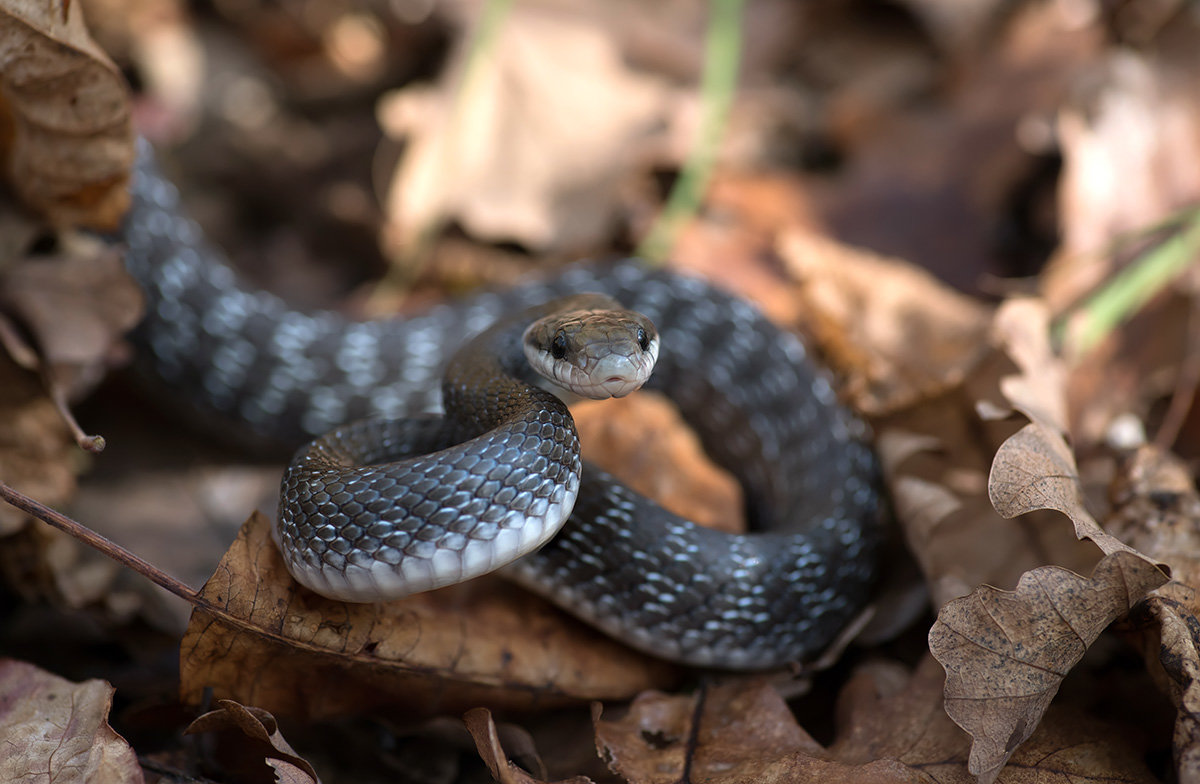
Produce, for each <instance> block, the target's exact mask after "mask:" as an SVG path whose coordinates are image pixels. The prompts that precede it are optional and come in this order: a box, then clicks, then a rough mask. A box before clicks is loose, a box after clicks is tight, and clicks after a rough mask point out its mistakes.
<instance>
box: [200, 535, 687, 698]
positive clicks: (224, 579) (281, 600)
mask: <svg viewBox="0 0 1200 784" xmlns="http://www.w3.org/2000/svg"><path fill="white" fill-rule="evenodd" d="M180 677H181V681H182V683H181V690H182V693H183V696H184V699H186V700H188V701H191V702H193V703H197V702H199V700H200V698H201V695H202V692H203V690H204V688H205V687H207V686H211V687H212V688H213V690H214V692H215V694H216V696H218V697H222V698H229V699H236V700H237V701H239V702H242V703H246V704H253V705H259V706H262V707H265V708H267V709H269V710H271V711H272V712H273V713H277V714H285V715H290V716H297V717H306V718H312V719H316V718H327V717H332V716H340V715H357V714H362V713H367V712H382V713H386V712H389V711H398V710H406V711H408V713H407V715H408V716H410V717H411V716H412V714H413V712H423V713H430V714H433V713H445V712H453V711H458V710H466V709H467V708H470V707H475V706H477V705H481V704H482V705H490V706H493V707H520V708H529V707H532V706H538V707H551V706H553V705H560V704H566V703H572V702H577V701H579V700H590V699H627V698H629V697H631V696H632V695H634V694H636V693H638V692H639V691H642V690H643V689H646V688H649V687H651V686H654V685H664V684H669V683H671V682H673V681H674V680H675V670H674V669H673V668H671V667H670V666H668V665H666V664H663V663H661V662H656V661H653V660H650V659H648V658H646V657H644V656H641V655H638V654H636V653H634V652H632V651H631V650H629V649H627V648H625V647H624V646H622V645H620V644H618V643H616V642H615V641H612V640H610V639H608V638H607V637H604V636H602V635H601V634H600V633H599V632H595V631H592V630H591V629H590V628H588V627H586V626H583V625H582V624H580V623H577V622H575V621H574V620H572V619H571V618H569V617H568V616H566V615H565V614H563V613H561V612H559V611H557V610H555V609H554V608H552V607H550V606H549V605H547V604H545V603H544V602H542V601H541V600H539V599H536V598H535V597H533V596H530V595H527V594H525V593H524V592H522V591H519V590H518V589H516V588H515V587H510V586H508V585H507V584H505V583H503V582H502V581H499V580H494V579H481V580H475V581H472V582H470V583H467V584H464V585H461V586H456V587H452V588H447V589H442V590H439V591H432V592H430V593H425V594H420V595H418V596H413V597H409V598H408V599H403V600H399V601H393V602H385V603H380V604H347V603H343V602H337V601H332V600H329V599H325V598H322V597H320V596H317V595H316V594H314V593H312V592H310V591H308V590H306V589H304V588H302V587H301V586H300V585H299V584H297V583H296V582H294V581H293V580H292V578H291V575H289V574H288V572H287V570H286V568H285V567H284V565H283V560H282V558H281V557H280V555H279V552H278V550H277V549H276V547H275V544H274V542H273V541H272V539H271V535H270V522H269V521H268V520H267V519H266V518H265V517H263V516H262V515H259V514H255V515H253V516H251V517H250V519H249V520H247V521H246V524H245V525H244V526H243V527H242V530H241V532H240V534H239V535H238V538H237V541H235V542H234V544H233V545H232V546H231V547H230V549H229V551H228V552H227V553H226V554H225V557H224V558H222V560H221V563H220V564H219V565H218V566H217V569H216V572H215V573H214V574H213V576H212V578H211V579H209V581H208V583H206V584H205V586H204V588H203V589H202V590H201V592H200V603H199V604H198V605H197V606H196V609H195V610H194V611H193V613H192V617H191V620H190V622H189V624H188V630H187V633H186V635H185V636H184V639H183V643H182V652H181V673H180Z"/></svg>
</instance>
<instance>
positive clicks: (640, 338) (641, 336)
mask: <svg viewBox="0 0 1200 784" xmlns="http://www.w3.org/2000/svg"><path fill="white" fill-rule="evenodd" d="M637 342H638V346H639V347H641V349H642V351H649V350H650V336H649V335H647V334H646V330H644V329H642V328H641V327H638V331H637Z"/></svg>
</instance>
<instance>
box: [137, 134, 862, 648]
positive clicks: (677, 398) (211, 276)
mask: <svg viewBox="0 0 1200 784" xmlns="http://www.w3.org/2000/svg"><path fill="white" fill-rule="evenodd" d="M123 241H124V242H125V243H126V245H127V252H126V260H127V267H128V269H129V271H130V272H131V273H132V274H133V275H134V276H135V277H136V278H137V279H138V281H139V282H140V283H141V284H142V286H143V288H144V289H145V291H146V295H147V300H148V301H147V315H146V318H145V320H144V321H143V323H142V324H141V325H140V326H139V327H138V329H137V331H136V340H137V342H138V344H139V346H140V359H141V362H142V367H143V369H145V370H146V371H148V372H149V373H151V374H152V375H153V376H155V377H156V379H157V380H158V381H159V382H162V383H165V384H166V385H167V386H168V387H169V388H170V389H171V390H173V392H172V396H173V397H175V398H178V399H181V400H186V401H188V402H189V403H190V404H191V406H192V407H193V408H195V409H196V410H198V411H201V412H204V414H205V415H206V416H208V417H210V418H215V419H217V420H221V421H224V422H229V423H237V425H238V426H240V427H241V428H242V429H243V430H245V429H249V430H250V431H252V432H253V433H254V434H256V435H258V436H260V437H264V438H266V439H269V440H271V441H274V442H282V443H285V444H287V443H290V444H291V445H292V446H293V447H294V446H296V445H298V444H300V443H302V442H305V441H308V440H310V439H312V438H314V437H316V436H322V438H321V439H319V440H318V441H316V442H315V443H314V445H313V446H311V447H309V448H307V450H302V452H301V453H299V459H298V460H297V461H296V463H294V464H293V465H292V466H291V467H290V468H289V470H288V472H287V474H286V475H285V478H284V482H283V485H282V490H281V514H280V518H281V519H280V524H279V526H278V531H277V539H278V540H279V542H280V544H281V549H282V550H283V552H284V553H285V560H287V561H288V563H289V568H291V569H292V570H293V573H294V574H297V573H298V572H297V570H300V571H301V572H303V571H304V570H306V569H311V568H314V567H320V568H322V569H323V570H324V572H323V573H324V574H326V575H333V577H331V578H312V579H302V582H305V583H306V584H309V585H310V587H313V588H314V589H316V590H318V592H320V593H325V594H327V595H330V596H334V597H339V596H341V597H342V598H348V599H353V600H366V601H370V600H374V599H375V598H377V597H374V596H372V595H371V594H370V591H367V592H366V593H365V594H364V593H363V590H362V588H361V586H362V585H364V581H365V582H366V583H369V582H370V581H371V580H375V581H376V582H377V583H380V589H381V591H384V593H386V589H387V587H388V586H387V585H386V583H387V581H388V580H389V579H390V578H388V577H387V576H386V575H387V574H388V572H387V570H384V569H383V566H381V565H380V564H387V565H388V568H389V569H390V568H392V567H395V565H396V564H407V565H405V566H401V567H398V568H400V569H401V570H406V569H407V570H408V571H410V572H423V571H424V570H426V569H429V570H432V571H433V573H434V574H435V576H434V577H433V580H434V584H441V582H440V580H441V572H440V571H439V569H440V564H441V562H442V561H446V562H450V561H452V560H454V558H458V559H459V561H460V562H461V561H462V558H463V557H464V556H462V553H464V552H468V549H469V548H471V547H472V546H473V545H476V544H479V543H483V544H484V545H487V544H488V543H500V544H504V543H506V542H508V543H511V542H513V541H518V540H528V541H526V544H530V543H532V546H535V547H536V546H537V544H538V543H540V541H541V539H542V538H544V536H546V535H548V534H543V533H539V532H525V531H524V530H523V529H522V528H521V527H520V525H519V520H520V518H521V516H522V515H521V514H518V512H523V511H526V510H530V509H532V510H535V511H545V510H546V509H547V508H550V507H553V506H554V505H555V504H562V503H564V498H565V497H566V495H567V494H568V493H569V491H570V490H572V489H573V488H571V487H570V486H569V485H570V484H571V482H572V481H576V480H573V479H571V475H572V470H571V469H572V465H574V464H576V463H577V457H576V456H574V453H575V450H577V442H576V440H575V434H574V429H573V424H572V423H571V421H570V415H569V413H567V411H566V409H565V407H563V406H561V404H558V403H557V401H556V400H555V399H554V398H553V397H552V396H550V395H548V394H545V393H540V391H539V390H535V392H537V393H538V394H539V395H544V396H542V397H538V402H539V404H544V408H543V409H542V410H541V411H540V412H535V413H533V414H532V419H528V420H527V421H526V420H522V421H521V422H519V423H517V424H516V425H512V426H509V427H508V428H507V429H505V430H504V431H503V432H502V433H499V434H497V435H496V436H495V437H494V438H493V437H492V436H491V435H487V434H485V437H483V438H482V439H476V440H474V441H470V442H468V443H469V444H470V445H471V446H469V447H468V448H456V449H457V451H452V452H451V455H452V456H451V457H445V455H444V454H443V455H441V456H439V455H433V456H429V457H427V458H423V457H417V458H414V459H411V460H408V461H406V462H405V463H404V465H405V466H406V467H405V468H404V469H402V470H393V471H392V472H391V473H388V471H387V470H386V469H385V468H383V467H380V466H377V465H371V464H373V463H378V462H380V461H386V460H392V459H395V458H396V457H401V456H403V457H411V456H412V455H414V454H419V453H421V452H424V451H425V450H427V449H430V448H434V449H436V448H441V447H443V446H446V445H447V444H450V443H456V442H458V441H460V440H461V439H462V438H464V437H469V436H471V435H473V434H472V433H466V432H463V430H462V428H461V426H459V425H456V424H455V423H454V420H453V419H452V418H443V417H440V416H434V415H433V414H436V413H437V412H439V411H440V410H441V404H442V376H443V371H444V369H445V368H446V366H447V364H448V363H449V362H450V360H451V357H452V356H453V354H454V353H455V351H456V350H458V349H459V348H460V347H461V346H463V345H464V344H466V343H467V342H468V340H469V339H470V338H471V337H472V336H474V335H476V334H478V333H480V332H481V331H483V330H485V328H487V327H489V325H491V324H492V323H493V322H496V321H497V320H498V319H500V318H501V317H502V316H504V315H506V314H511V313H513V312H516V311H520V310H523V309H525V308H528V307H531V306H535V305H541V304H543V303H546V302H548V301H550V300H553V299H556V298H558V297H561V296H564V295H567V294H573V293H577V292H602V293H605V294H608V295H610V296H612V297H613V298H615V299H616V300H617V301H619V302H620V303H622V304H623V305H624V306H625V307H626V308H629V309H630V310H634V311H638V312H640V313H643V314H645V315H646V316H648V317H649V319H650V320H651V321H652V322H653V323H654V325H655V326H657V328H658V332H659V335H660V336H661V345H662V352H661V355H660V356H659V359H658V363H657V367H656V370H655V371H654V375H653V376H652V378H651V379H650V381H649V383H648V384H647V385H646V386H647V388H650V389H655V390H659V391H661V392H663V393H665V394H666V395H668V396H669V397H670V398H671V400H672V401H674V403H675V404H676V405H677V406H678V408H679V409H680V411H681V413H682V414H683V415H684V417H685V418H686V419H687V421H688V422H689V424H690V425H691V426H692V427H693V428H694V430H695V431H696V433H697V434H698V435H699V437H700V439H701V442H702V443H703V445H704V447H705V449H706V450H707V451H708V453H709V454H710V455H711V456H712V457H713V459H714V460H716V461H717V462H718V463H720V464H721V465H723V466H725V467H726V468H727V469H729V470H730V471H731V472H732V473H733V474H734V475H735V476H736V477H737V478H738V479H739V480H740V482H741V483H742V486H743V488H744V491H745V492H744V494H745V497H746V499H747V511H748V513H749V516H750V519H751V520H752V521H753V522H754V525H755V533H751V534H745V535H730V534H724V533H719V532H716V531H712V530H709V529H705V528H702V527H699V526H696V525H695V524H693V523H690V522H688V521H687V520H684V519H681V518H679V517H676V516H675V515H673V514H670V513H669V512H666V511H664V510H663V509H662V508H660V507H658V506H657V505H655V504H653V503H651V502H650V501H648V500H646V499H644V498H642V497H640V496H638V495H637V494H635V493H634V492H632V491H630V490H628V489H626V488H625V487H624V486H622V485H621V484H619V483H618V482H617V481H616V480H615V479H614V478H613V477H611V476H610V475H608V474H606V473H604V472H603V471H600V470H599V469H596V468H594V467H592V466H590V465H587V464H586V463H585V464H583V466H582V471H581V473H579V474H577V476H578V480H577V481H578V485H579V487H578V498H577V500H576V501H575V503H574V508H573V511H572V512H571V514H570V518H569V520H568V521H567V522H566V524H565V526H563V528H562V530H561V531H559V532H558V534H557V535H556V536H554V538H552V539H550V540H549V541H548V542H547V543H546V544H545V545H544V546H541V548H540V549H538V550H537V551H536V552H534V553H532V554H531V555H528V556H525V557H524V558H521V559H519V560H517V561H516V562H514V563H512V564H510V565H508V566H504V567H502V568H503V573H504V574H505V575H506V576H508V577H510V578H512V579H515V580H516V581H518V582H519V583H521V584H522V585H524V586H526V587H528V588H530V589H532V590H533V591H535V592H537V593H539V594H541V595H543V596H545V597H547V598H549V599H550V600H551V601H554V602H556V603H557V604H559V605H561V606H563V607H564V608H566V609H567V610H569V611H570V612H571V613H573V614H575V615H577V616H579V617H580V618H582V619H584V620H586V621H588V622H589V623H592V624H594V625H595V626H597V627H599V628H601V629H603V630H604V631H606V632H608V633H609V634H612V635H614V636H615V637H617V638H619V639H621V640H623V641H625V642H626V643H628V644H630V645H632V646H634V647H637V648H639V649H642V650H644V651H647V652H649V653H651V654H654V655H656V656H660V657H664V658H668V659H672V660H675V661H679V662H683V663H687V664H691V665H697V666H711V667H720V668H730V669H757V668H769V667H775V666H780V665H783V664H786V663H788V662H791V661H797V660H803V659H806V658H811V657H812V656H814V655H816V654H817V653H819V652H820V651H821V650H822V649H823V648H825V647H826V646H827V645H828V644H829V643H830V642H831V641H832V640H833V638H834V637H835V636H836V635H837V633H838V632H839V631H840V630H841V629H842V628H843V627H844V626H845V625H846V624H847V623H848V622H849V621H850V620H851V619H852V618H853V617H854V616H855V614H856V613H858V612H859V610H860V609H861V607H862V606H863V604H864V603H865V601H866V599H867V596H868V591H869V589H870V585H871V581H872V575H873V573H874V556H875V550H876V547H877V545H878V540H879V537H880V512H879V507H880V500H879V492H878V489H877V467H876V462H875V459H874V457H873V455H872V453H871V451H870V450H869V448H868V447H867V446H865V445H864V443H863V440H862V439H863V437H864V428H863V426H862V425H861V424H860V423H859V422H858V421H857V420H856V419H855V418H854V417H853V416H852V415H850V414H849V413H847V412H846V411H845V410H844V409H843V408H842V407H841V406H840V405H839V404H838V402H837V400H836V396H835V394H834V391H833V389H832V388H831V386H830V384H829V383H828V381H827V380H826V378H825V376H824V375H822V374H821V373H820V372H818V371H816V370H815V369H814V368H813V366H812V365H811V364H810V363H809V362H808V360H807V359H806V353H805V349H804V347H803V345H802V344H801V343H800V342H799V340H797V339H796V338H795V337H794V336H792V335H790V334H788V333H786V332H784V331H781V330H780V329H778V328H777V327H775V326H773V325H772V324H771V323H770V322H768V321H767V320H766V319H765V318H764V317H763V316H762V315H761V314H760V313H758V311H756V310H755V309H754V308H753V307H752V306H751V305H749V304H747V303H746V302H744V301H742V300H739V299H737V298H735V297H732V296H730V295H728V294H726V293H723V292H721V291H720V290H718V289H716V288H714V287H712V286H711V285H709V284H707V283H705V282H703V281H700V280H698V279H695V278H690V277H685V276H682V275H679V274H676V273H672V272H667V271H663V270H651V269H648V268H646V267H644V266H642V265H641V264H639V263H638V262H636V261H623V262H620V263H616V264H611V265H591V266H581V267H577V268H573V269H571V270H569V271H567V272H565V273H563V274H560V275H558V276H556V277H552V278H545V279H541V280H537V281H533V282H530V283H528V284H527V285H523V286H521V287H519V288H516V289H512V290H509V291H503V292H489V293H483V294H479V295H476V296H473V297H471V298H469V299H464V300H461V301H456V302H454V303H452V304H446V305H440V306H437V307H434V308H433V309H431V310H429V311H427V312H425V313H424V314H422V315H418V316H414V317H411V318H407V319H404V320H386V321H369V322H355V321H350V320H348V319H346V318H344V317H343V316H340V315H338V314H336V313H332V312H310V313H304V312H299V311H297V310H294V309H292V308H290V307H289V306H288V305H286V304H285V303H284V302H283V301H281V300H280V299H279V298H277V297H275V296H273V295H271V294H268V293H264V292H261V291H256V290H253V289H250V288H247V287H245V286H244V285H243V284H242V283H241V282H240V281H239V280H238V278H237V277H236V275H235V274H234V273H233V272H232V271H231V270H230V268H229V267H228V266H226V264H225V262H224V260H223V258H222V256H221V254H220V253H219V252H218V251H217V250H216V249H214V248H213V247H211V246H210V245H209V244H208V242H207V241H206V240H205V239H204V237H203V235H202V233H201V231H200V230H199V228H198V227H197V226H196V224H195V223H193V222H192V221H190V220H189V219H187V218H186V217H184V216H182V214H181V213H180V208H179V203H178V194H177V193H176V191H175V188H174V187H173V186H172V185H171V184H169V183H168V182H167V181H165V180H164V179H163V178H162V177H161V176H160V175H159V173H158V171H157V169H156V168H155V166H154V164H153V162H152V160H151V155H150V153H149V151H148V150H143V151H142V154H141V156H140V160H139V164H138V169H137V171H136V174H135V181H134V188H133V203H132V207H131V210H130V212H129V214H128V216H127V218H126V222H125V225H124V228H123ZM504 361H507V360H504ZM489 383H492V382H491V381H489V380H488V379H487V378H481V380H480V384H481V385H484V386H486V385H487V384H489ZM418 413H425V414H427V415H426V416H414V414H418ZM365 418H375V419H374V420H369V419H368V420H367V421H359V420H364V419H365ZM379 420H386V421H379ZM346 423H350V424H346ZM530 447H532V448H533V450H534V453H533V456H532V457H531V456H530V453H529V451H528V449H529V448H530ZM539 450H540V452H539ZM534 463H537V465H536V466H533V464H534ZM410 469H411V470H410ZM535 469H536V470H535ZM547 472H548V473H549V474H550V475H555V476H559V477H560V478H562V479H563V482H561V483H550V482H543V481H542V480H541V479H540V478H531V477H542V476H544V475H546V473H547ZM447 488H451V489H447ZM397 499H399V500H397ZM513 504H515V505H516V506H518V507H522V506H523V508H522V509H513V508H512V505H513ZM397 506H399V507H402V508H403V509H404V511H405V514H406V515H407V516H408V517H409V518H413V517H416V518H417V519H418V524H417V525H416V527H410V528H408V529H405V530H399V529H397V528H395V527H394V526H393V524H392V522H393V520H394V519H395V518H396V517H397V514H398V513H396V512H395V511H394V510H395V509H396V508H397ZM296 509H300V510H301V513H300V514H298V515H297V514H295V512H294V511H289V510H296ZM292 517H295V519H292ZM410 522H411V520H410ZM469 551H470V552H476V551H475V550H469ZM478 552H480V553H483V554H482V555H480V554H475V555H469V556H465V558H466V560H467V561H469V562H471V563H472V564H475V565H478V564H480V563H482V561H481V559H486V558H488V557H489V556H488V555H487V553H488V552H489V550H488V548H487V547H486V546H485V547H483V548H481V549H479V550H478ZM451 555H453V558H451ZM410 558H411V559H416V560H415V561H413V562H412V563H415V564H417V565H415V566H414V565H412V564H411V563H410V562H409V560H408V559H410ZM393 562H394V563H393ZM484 566H485V567H486V568H491V567H493V566H496V567H500V566H501V564H499V563H496V564H491V563H486V564H484ZM486 568H485V570H486ZM449 571H450V572H453V569H450V570H449ZM342 573H352V574H357V575H358V577H356V578H354V579H348V580H341V578H340V577H339V575H340V574H342ZM371 575H373V576H371ZM321 579H325V580H326V584H314V583H320V580H321ZM339 581H340V582H339ZM347 585H349V586H352V587H350V588H347V587H346V586H347ZM353 586H358V587H353Z"/></svg>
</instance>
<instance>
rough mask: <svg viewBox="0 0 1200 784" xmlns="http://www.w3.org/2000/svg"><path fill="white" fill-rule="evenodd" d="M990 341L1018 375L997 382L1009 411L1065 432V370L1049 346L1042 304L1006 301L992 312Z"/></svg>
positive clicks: (1048, 330) (1026, 301)
mask: <svg viewBox="0 0 1200 784" xmlns="http://www.w3.org/2000/svg"><path fill="white" fill-rule="evenodd" d="M992 340H993V341H995V343H996V344H997V345H999V346H1002V347H1003V349H1004V351H1005V353H1006V354H1007V355H1008V357H1009V359H1011V360H1012V361H1013V362H1014V363H1016V365H1017V368H1018V369H1019V370H1020V373H1018V374H1015V375H1011V376H1006V377H1004V378H1003V379H1001V380H1000V391H1001V392H1002V393H1004V397H1005V398H1007V399H1008V401H1009V403H1010V404H1011V405H1012V406H1013V408H1015V409H1017V410H1018V411H1020V412H1021V413H1022V414H1024V415H1025V416H1027V417H1029V419H1030V420H1032V421H1033V422H1040V423H1042V424H1044V425H1046V426H1047V427H1053V428H1055V429H1057V430H1059V431H1062V432H1065V431H1066V429H1067V411H1066V375H1067V374H1066V368H1065V366H1064V365H1063V361H1062V359H1061V358H1060V357H1058V356H1057V355H1056V354H1055V353H1054V350H1053V348H1052V347H1051V345H1050V314H1049V311H1048V310H1047V308H1046V305H1045V303H1044V302H1041V301H1040V300H1036V299H1031V298H1017V299H1010V300H1007V301H1006V302H1005V303H1004V304H1003V305H1001V306H1000V308H999V310H997V311H996V318H995V319H994V321H993V322H992Z"/></svg>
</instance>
